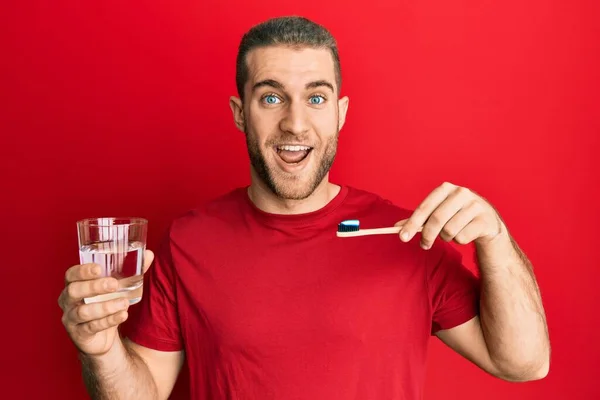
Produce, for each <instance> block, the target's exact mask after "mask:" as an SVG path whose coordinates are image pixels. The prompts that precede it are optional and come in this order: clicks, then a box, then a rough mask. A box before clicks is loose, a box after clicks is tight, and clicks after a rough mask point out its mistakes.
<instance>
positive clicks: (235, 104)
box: [229, 96, 246, 132]
mask: <svg viewBox="0 0 600 400" xmlns="http://www.w3.org/2000/svg"><path fill="white" fill-rule="evenodd" d="M229 107H231V111H232V112H233V122H235V126H237V128H238V129H239V130H240V131H242V132H245V129H244V127H245V126H246V124H245V122H244V107H243V105H242V100H241V99H240V98H238V97H235V96H231V97H230V98H229Z"/></svg>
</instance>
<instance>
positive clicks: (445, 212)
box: [337, 182, 506, 250]
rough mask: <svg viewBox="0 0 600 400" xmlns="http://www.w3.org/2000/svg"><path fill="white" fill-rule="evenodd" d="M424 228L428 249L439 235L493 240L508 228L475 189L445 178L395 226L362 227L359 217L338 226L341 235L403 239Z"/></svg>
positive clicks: (424, 245) (459, 239)
mask: <svg viewBox="0 0 600 400" xmlns="http://www.w3.org/2000/svg"><path fill="white" fill-rule="evenodd" d="M417 232H421V247H422V248H423V249H425V250H428V249H429V248H431V246H432V245H433V242H434V240H435V238H436V237H437V236H440V238H442V239H443V240H445V241H447V242H449V241H451V240H454V241H455V242H456V243H458V244H467V243H470V242H473V241H475V242H476V243H478V244H487V243H490V242H491V241H492V240H493V239H494V238H496V237H497V236H498V235H499V234H500V233H502V232H506V228H505V226H504V223H503V222H502V220H501V218H500V216H499V215H498V213H497V212H496V210H495V209H494V208H493V207H492V206H491V205H490V204H489V203H488V202H487V201H486V200H485V199H484V198H482V197H481V196H479V195H478V194H476V193H475V192H473V191H471V190H469V189H467V188H464V187H461V186H457V185H454V184H452V183H448V182H444V183H443V184H442V185H440V186H438V187H437V188H435V189H434V190H433V191H432V192H431V193H430V194H429V195H428V196H427V197H426V198H425V199H424V200H423V201H422V202H421V204H419V206H418V207H417V208H416V209H415V211H414V212H413V214H412V215H411V216H410V218H408V219H404V220H402V221H398V222H397V223H396V224H395V225H394V226H393V227H387V228H375V229H363V230H360V229H359V221H357V220H347V221H344V222H342V223H341V224H340V225H339V227H338V233H337V235H338V236H339V237H351V236H363V235H374V234H390V233H391V234H399V235H400V239H401V240H402V241H403V242H408V241H410V240H411V239H412V238H413V237H414V236H415V234H416V233H417Z"/></svg>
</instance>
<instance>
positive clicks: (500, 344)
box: [437, 224, 550, 381]
mask: <svg viewBox="0 0 600 400" xmlns="http://www.w3.org/2000/svg"><path fill="white" fill-rule="evenodd" d="M477 258H478V263H479V268H480V271H481V284H482V288H481V298H480V317H479V318H476V319H474V320H472V321H470V322H468V323H466V324H464V325H463V326H459V327H456V328H454V329H449V330H446V331H441V332H439V333H438V335H437V336H438V337H439V338H440V339H441V340H442V341H443V342H445V343H446V344H447V345H448V346H450V347H451V348H453V349H454V350H456V351H457V352H458V353H460V354H462V355H463V356H465V357H466V358H467V359H469V360H471V361H473V362H474V363H475V364H477V365H478V366H480V367H481V368H482V369H484V370H486V371H487V372H489V373H491V374H492V375H495V376H497V377H499V378H502V379H505V380H509V381H527V380H533V379H540V378H543V377H545V376H546V375H547V373H548V370H549V364H550V361H549V360H550V342H549V338H548V330H547V325H546V317H545V314H544V308H543V306H542V300H541V296H540V292H539V289H538V286H537V283H536V280H535V276H534V274H533V269H532V266H531V263H530V262H529V260H528V259H527V257H526V256H525V255H524V254H523V253H522V251H521V250H520V249H519V247H518V246H517V244H516V243H515V241H514V240H512V238H511V237H510V235H509V233H508V232H507V230H506V227H505V226H504V225H503V224H502V232H501V233H500V234H499V235H498V236H496V238H495V239H493V240H492V241H491V242H489V243H487V244H485V245H482V244H477Z"/></svg>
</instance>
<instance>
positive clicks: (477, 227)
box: [454, 218, 485, 244]
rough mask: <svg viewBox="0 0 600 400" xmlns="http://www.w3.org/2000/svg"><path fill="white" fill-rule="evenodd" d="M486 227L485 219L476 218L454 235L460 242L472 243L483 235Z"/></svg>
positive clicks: (456, 240) (457, 241) (455, 239)
mask: <svg viewBox="0 0 600 400" xmlns="http://www.w3.org/2000/svg"><path fill="white" fill-rule="evenodd" d="M484 228H485V221H483V220H482V219H481V218H475V219H473V220H472V221H471V222H470V223H469V224H467V226H465V227H464V228H463V229H462V230H461V231H460V232H458V233H457V234H456V236H454V241H455V242H456V243H458V244H467V243H471V242H472V241H474V240H475V239H477V238H478V237H479V236H480V235H481V232H482V230H483V229H484Z"/></svg>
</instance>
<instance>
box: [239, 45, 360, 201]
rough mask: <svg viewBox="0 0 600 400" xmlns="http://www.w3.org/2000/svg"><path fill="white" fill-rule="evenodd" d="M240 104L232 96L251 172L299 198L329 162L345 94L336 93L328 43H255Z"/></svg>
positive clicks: (345, 102)
mask: <svg viewBox="0 0 600 400" xmlns="http://www.w3.org/2000/svg"><path fill="white" fill-rule="evenodd" d="M246 62H247V65H248V69H249V76H248V81H247V82H246V86H245V89H244V90H245V91H244V96H245V99H244V104H243V105H242V104H241V102H240V101H239V99H232V109H233V111H234V116H235V120H236V124H237V125H238V127H239V128H240V129H242V130H243V131H244V132H245V133H246V142H247V145H248V153H249V156H250V161H251V163H252V167H253V168H254V170H255V172H256V175H258V177H259V178H260V179H261V180H262V181H263V182H264V183H265V184H266V185H267V186H268V187H269V189H271V190H272V191H273V192H274V193H275V194H276V195H278V196H279V197H281V198H284V199H294V200H298V199H304V198H306V197H308V196H309V195H310V194H311V193H312V192H313V191H314V190H315V189H316V188H317V186H318V185H319V184H320V183H321V182H322V181H323V178H325V177H326V176H327V174H328V172H329V168H330V167H331V164H332V163H333V160H334V158H335V154H336V149H337V139H338V133H339V131H340V129H341V128H342V125H343V123H344V120H345V115H346V110H347V107H348V99H347V98H343V99H338V97H337V87H336V80H335V69H334V62H333V57H332V55H331V53H330V52H329V50H327V49H312V48H301V49H294V48H291V47H284V46H270V47H264V48H257V49H254V50H252V51H251V52H250V53H248V56H247V59H246Z"/></svg>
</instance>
